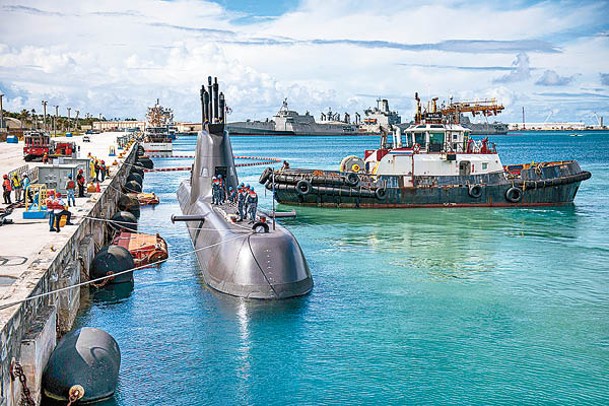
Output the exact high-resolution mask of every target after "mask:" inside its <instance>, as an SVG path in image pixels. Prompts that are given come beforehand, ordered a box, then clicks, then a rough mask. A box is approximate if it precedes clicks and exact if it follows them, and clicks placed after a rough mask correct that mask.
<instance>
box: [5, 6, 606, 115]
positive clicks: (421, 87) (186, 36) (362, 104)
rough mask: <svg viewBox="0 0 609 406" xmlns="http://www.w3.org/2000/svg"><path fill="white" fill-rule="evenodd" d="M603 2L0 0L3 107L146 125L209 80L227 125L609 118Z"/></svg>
mask: <svg viewBox="0 0 609 406" xmlns="http://www.w3.org/2000/svg"><path fill="white" fill-rule="evenodd" d="M607 15H609V2H604V1H603V2H599V1H594V2H592V1H589V2H581V1H578V2H575V1H539V2H525V1H493V0H487V1H477V0H471V1H460V0H452V1H451V0H449V1H436V2H433V3H422V2H415V1H395V0H392V1H390V0H365V1H363V0H351V1H347V0H333V1H330V0H301V1H294V0H293V1H286V0H278V1H268V0H263V1H231V0H217V1H203V0H173V1H161V0H130V1H129V2H124V1H122V0H97V1H82V2H73V1H71V0H54V1H53V2H49V1H45V0H3V1H2V2H1V3H0V20H1V21H2V24H1V25H0V91H1V92H2V93H4V94H6V96H5V98H4V106H5V108H7V109H9V110H20V109H22V108H28V109H32V108H35V109H37V110H40V108H41V100H43V99H44V100H48V101H49V104H50V105H59V106H60V109H62V110H63V111H64V114H65V108H66V107H68V106H69V107H72V109H73V110H76V109H79V110H80V111H81V115H82V114H84V113H86V112H89V113H91V114H93V115H98V114H99V113H102V114H104V115H105V116H106V117H138V118H143V116H144V113H145V111H146V107H147V106H149V105H152V104H153V103H154V101H155V100H156V98H160V99H161V103H163V104H164V105H167V106H170V107H173V109H174V111H175V114H176V118H177V119H178V120H195V119H197V118H198V117H199V116H200V114H199V105H198V88H199V87H200V85H201V83H202V82H203V81H205V80H206V77H207V76H208V75H213V76H218V77H219V79H220V82H221V84H222V86H223V89H224V91H225V94H226V98H227V103H228V104H229V106H230V107H231V108H232V110H233V113H232V115H231V116H230V119H231V120H243V119H246V118H252V119H264V118H266V117H269V116H272V115H273V114H274V113H275V112H276V111H277V109H278V108H279V106H280V105H281V101H282V100H283V99H284V98H285V97H287V98H288V102H289V104H290V107H291V108H293V109H295V110H299V111H301V112H304V111H306V110H308V111H310V112H311V113H312V114H314V115H315V116H319V113H320V112H321V111H322V110H327V109H328V107H331V108H332V109H333V110H334V111H339V112H345V111H346V112H349V113H350V114H351V115H352V116H353V113H354V112H356V111H359V112H362V111H363V110H364V109H366V108H368V107H370V106H373V105H375V99H376V98H377V97H384V98H388V99H389V102H390V106H391V107H392V108H393V109H397V110H398V111H399V112H400V114H401V115H402V117H403V118H404V119H410V118H411V116H412V114H413V112H414V100H413V96H414V92H419V94H421V95H422V96H423V97H424V98H431V97H434V96H438V97H439V98H440V100H447V99H448V98H449V97H453V98H454V99H457V100H472V99H483V98H490V97H495V98H497V100H498V101H499V102H501V103H503V104H504V105H505V106H506V110H505V111H504V113H503V114H502V115H501V116H500V117H499V119H501V120H502V121H505V122H516V121H519V120H520V116H521V110H522V107H525V108H526V110H527V117H528V119H529V120H530V121H544V120H550V121H585V122H587V123H594V122H595V121H596V120H595V118H594V113H597V114H598V115H603V116H605V117H607V118H606V121H607V119H609V23H608V21H609V20H608V19H607V18H606V16H607Z"/></svg>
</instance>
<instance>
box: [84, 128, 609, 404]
mask: <svg viewBox="0 0 609 406" xmlns="http://www.w3.org/2000/svg"><path fill="white" fill-rule="evenodd" d="M491 141H493V142H495V143H497V147H498V149H499V152H500V155H501V157H502V160H503V163H504V164H510V163H520V162H530V161H531V160H535V161H541V160H559V159H568V158H575V159H577V160H578V161H579V162H580V164H581V166H582V168H584V169H586V170H589V171H591V172H592V174H593V177H592V179H590V180H589V181H587V182H584V183H583V184H582V186H581V188H580V191H579V194H578V196H577V198H576V201H575V204H574V205H573V206H569V207H561V208H544V209H491V208H479V209H411V210H377V211H374V210H345V209H341V210H334V209H317V208H297V212H298V217H297V218H296V219H292V220H286V221H284V224H285V225H286V226H287V227H288V228H289V229H290V230H291V231H292V232H293V233H294V235H295V236H296V237H297V238H298V240H299V242H300V244H301V246H302V248H303V251H304V252H305V255H306V257H307V259H308V262H309V265H310V268H311V271H312V274H313V277H314V281H315V288H314V289H313V291H312V293H311V294H310V295H308V296H306V297H304V298H299V299H293V300H288V301H283V302H275V303H272V302H257V301H246V300H243V299H239V298H233V297H229V296H225V295H221V294H218V293H216V292H213V291H210V290H209V289H208V288H207V287H206V286H205V285H204V284H203V282H202V279H201V277H200V275H199V271H198V269H197V262H196V259H195V256H194V254H188V253H189V251H190V250H191V249H192V246H191V243H190V240H189V238H188V237H187V233H186V230H185V228H184V225H183V224H176V225H172V224H171V222H170V221H169V217H170V215H171V214H172V213H179V212H180V210H179V206H178V204H177V202H176V199H175V190H176V188H177V186H178V184H179V182H180V181H181V180H182V179H183V178H186V177H187V176H188V175H187V173H185V172H182V173H180V172H167V173H149V174H146V178H145V182H144V189H145V190H149V191H155V192H156V193H157V194H159V195H160V198H161V202H162V203H161V204H160V205H159V206H158V207H156V208H154V209H153V208H144V209H143V210H142V218H141V219H140V230H141V231H143V232H151V233H152V232H157V231H158V232H160V233H161V235H163V236H164V237H166V239H167V241H168V243H169V245H170V252H171V254H172V256H173V257H172V258H171V259H170V260H169V261H168V262H167V263H165V264H163V265H161V266H160V267H158V268H153V269H146V270H142V271H139V272H138V273H136V275H135V289H134V291H133V292H132V293H131V294H130V295H129V296H128V297H126V298H122V299H116V298H114V299H111V298H110V299H109V298H107V297H103V295H97V297H96V298H95V299H94V300H93V303H92V305H91V306H89V307H87V308H85V309H84V310H82V311H81V314H80V316H79V318H78V321H77V325H78V326H92V327H99V328H102V329H105V330H106V331H108V332H109V333H110V334H112V335H113V336H114V337H115V338H116V339H117V341H118V342H119V345H120V347H121V351H122V356H123V360H122V367H121V375H120V383H119V387H118V391H117V394H116V396H115V399H113V400H112V401H110V402H106V404H117V405H169V404H172V405H174V404H181V405H182V404H183V405H199V404H221V405H224V404H256V405H266V404H273V405H283V404H315V405H317V404H409V403H417V404H418V403H428V404H447V403H448V404H498V403H502V404H505V403H518V404H521V403H527V404H530V403H544V404H583V403H587V404H607V403H608V402H609V236H608V233H607V230H609V208H608V207H607V203H608V202H609V199H608V197H609V192H608V190H609V189H608V188H607V184H609V156H608V154H607V151H608V150H609V133H594V134H592V133H586V135H585V136H584V137H569V136H568V134H564V133H563V134H532V133H523V134H518V135H508V136H494V137H491ZM194 142H195V138H194V137H192V138H186V137H185V138H181V139H179V140H178V141H177V142H176V144H175V152H174V153H176V154H178V153H187V152H190V151H192V149H193V146H194ZM377 144H378V139H376V138H370V137H362V138H347V137H345V138H341V137H338V138H308V137H303V138H294V137H293V138H280V137H279V138H257V137H252V138H246V137H241V138H234V139H233V148H234V152H235V154H236V155H260V156H273V157H278V158H282V159H287V160H288V161H290V163H291V165H292V167H298V166H306V167H320V168H337V167H338V163H339V162H340V159H341V158H342V157H343V156H345V155H348V154H357V155H360V156H361V155H362V154H363V150H364V149H367V148H373V147H376V145H377ZM155 163H156V164H157V165H158V166H184V164H185V163H186V166H187V165H188V164H189V163H188V161H187V160H156V162H155ZM262 169H263V168H261V167H253V168H240V170H239V174H240V178H241V180H242V181H245V182H249V183H251V184H252V185H253V184H256V187H257V189H258V190H259V191H261V190H262V186H261V185H259V184H257V179H258V176H259V174H260V173H261V172H262ZM259 194H261V195H262V201H263V203H262V205H263V206H267V207H269V206H270V204H271V203H270V202H271V200H270V196H268V195H267V196H266V197H265V196H264V193H263V192H260V193H259ZM283 208H285V209H289V207H287V206H284V207H283ZM181 254H185V255H182V256H180V257H177V255H181Z"/></svg>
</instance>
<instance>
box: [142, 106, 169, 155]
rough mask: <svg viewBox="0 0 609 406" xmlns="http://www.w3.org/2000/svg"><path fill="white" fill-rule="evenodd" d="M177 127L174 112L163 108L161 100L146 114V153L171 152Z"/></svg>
mask: <svg viewBox="0 0 609 406" xmlns="http://www.w3.org/2000/svg"><path fill="white" fill-rule="evenodd" d="M176 132H177V127H176V125H175V124H174V122H173V110H172V109H168V108H165V107H163V106H161V104H160V103H159V99H156V103H155V104H154V106H152V107H148V112H147V113H146V127H145V128H144V142H143V147H144V150H145V151H146V152H171V151H173V145H172V142H173V140H174V139H175V138H176Z"/></svg>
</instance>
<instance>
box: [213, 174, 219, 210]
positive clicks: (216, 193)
mask: <svg viewBox="0 0 609 406" xmlns="http://www.w3.org/2000/svg"><path fill="white" fill-rule="evenodd" d="M219 189H220V183H219V182H218V178H216V177H215V176H214V177H212V178H211V204H219V203H220V196H219V193H220V192H219Z"/></svg>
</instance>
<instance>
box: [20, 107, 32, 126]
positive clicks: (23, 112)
mask: <svg viewBox="0 0 609 406" xmlns="http://www.w3.org/2000/svg"><path fill="white" fill-rule="evenodd" d="M29 119H30V112H29V111H28V110H27V109H23V110H21V113H19V120H20V121H21V129H23V124H27V123H28V121H29Z"/></svg>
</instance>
